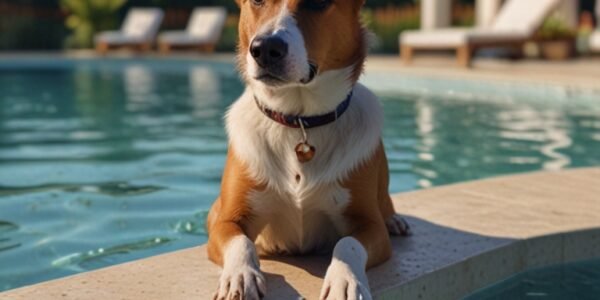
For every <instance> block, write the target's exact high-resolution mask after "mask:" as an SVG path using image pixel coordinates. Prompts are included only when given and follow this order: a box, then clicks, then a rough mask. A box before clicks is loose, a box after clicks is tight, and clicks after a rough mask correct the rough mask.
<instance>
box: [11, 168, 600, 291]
mask: <svg viewBox="0 0 600 300" xmlns="http://www.w3.org/2000/svg"><path fill="white" fill-rule="evenodd" d="M598 182H600V168H584V169H575V170H567V171H555V172H537V173H530V174H520V175H512V176H505V177H497V178H492V179H485V180H480V181H474V182H467V183H460V184H454V185H448V186H442V187H437V188H432V189H428V190H421V191H415V192H410V193H405V194H399V195H395V196H394V197H393V198H394V206H395V208H396V210H397V211H398V212H400V213H402V214H404V215H406V216H407V218H408V220H409V222H410V223H411V224H412V225H413V228H414V235H413V236H410V237H407V238H394V239H393V241H392V243H393V247H394V256H393V257H392V259H391V260H390V261H388V262H387V263H385V264H383V265H381V266H379V267H376V268H374V269H372V270H370V271H369V274H368V275H369V280H370V284H371V288H372V290H373V292H374V294H375V296H376V298H377V299H460V298H462V297H464V296H466V295H467V294H469V293H471V292H473V291H475V290H477V289H479V288H481V287H483V286H486V285H488V284H490V283H493V282H496V281H498V280H501V279H503V278H505V277H507V276H509V275H511V274H514V273H516V272H519V271H523V270H526V269H528V268H532V267H540V266H545V265H549V264H555V263H562V262H570V261H576V260H583V259H590V258H596V257H600V217H599V216H600V197H598V195H600V184H598ZM567 201H568V202H567ZM565 203H568V205H565ZM327 262H328V258H327V257H301V258H271V259H263V260H262V261H261V265H262V270H263V271H264V272H266V274H267V278H268V286H269V294H268V296H267V298H266V299H298V297H299V296H300V295H301V296H302V297H304V298H305V299H316V298H317V297H318V292H319V289H320V285H321V281H322V276H323V274H324V271H325V268H326V266H327ZM218 274H219V268H218V267H216V266H214V265H213V264H212V263H210V262H208V260H207V259H206V254H205V249H204V247H203V246H200V247H195V248H191V249H186V250H181V251H177V252H173V253H168V254H163V255H159V256H155V257H151V258H147V259H142V260H138V261H134V262H130V263H125V264H121V265H116V266H112V267H108V268H104V269H100V270H97V271H92V272H87V273H83V274H78V275H74V276H70V277H66V278H63V279H57V280H53V281H48V282H44V283H40V284H36V285H32V286H27V287H23V288H18V289H15V290H10V291H7V292H4V293H0V299H41V298H43V299H140V298H143V299H189V298H195V299H210V296H211V295H212V292H213V291H214V288H215V287H216V285H217V281H218Z"/></svg>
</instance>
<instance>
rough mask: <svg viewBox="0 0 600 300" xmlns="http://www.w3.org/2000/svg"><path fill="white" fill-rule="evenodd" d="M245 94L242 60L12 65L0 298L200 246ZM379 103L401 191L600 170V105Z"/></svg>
mask: <svg viewBox="0 0 600 300" xmlns="http://www.w3.org/2000/svg"><path fill="white" fill-rule="evenodd" d="M407 80H409V79H407ZM399 83H400V82H399ZM436 87H438V88H439V86H438V85H436ZM242 88H243V85H242V84H241V83H240V81H239V79H238V77H237V74H236V71H235V69H234V67H233V65H232V64H231V63H219V62H206V61H196V60H166V59H165V60H143V59H123V60H62V59H35V60H14V61H8V60H4V61H0V290H6V289H11V288H15V287H19V286H22V285H26V284H31V283H35V282H39V281H43V280H47V279H52V278H57V277H61V276H65V275H69V274H74V273H77V272H82V271H86V270H91V269H96V268H100V267H103V266H107V265H112V264H116V263H120V262H124V261H129V260H133V259H137V258H142V257H146V256H150V255H155V254H158V253H163V252H168V251H172V250H175V249H181V248H186V247H190V246H194V245H199V244H202V243H204V242H205V241H206V232H205V230H204V221H205V217H206V214H207V210H208V208H209V207H210V204H211V203H212V201H213V200H214V199H215V197H216V196H217V194H218V191H219V182H220V176H221V172H222V168H223V163H224V160H225V151H226V148H227V141H226V137H225V132H224V129H223V121H222V118H223V114H224V112H225V110H226V108H227V107H228V106H229V105H230V104H231V103H232V101H234V100H235V99H236V98H237V96H238V95H239V94H240V93H241V91H242ZM379 95H380V96H381V98H382V102H383V106H384V108H385V114H386V115H385V118H386V119H385V129H384V141H385V146H386V150H387V153H388V157H389V161H390V172H391V191H392V192H402V191H409V190H415V189H420V188H427V187H431V186H438V185H443V184H448V183H454V182H461V181H466V180H471V179H479V178H485V177H490V176H497V175H501V174H508V173H517V172H526V171H534V170H541V169H550V170H557V169H564V168H571V167H581V166H593V165H600V104H599V103H598V102H595V101H588V100H585V99H581V100H578V99H574V98H575V97H573V99H571V100H572V101H562V102H561V101H549V100H548V101H546V100H545V99H518V98H517V99H513V98H511V97H509V96H506V97H503V99H504V100H498V99H496V100H490V99H491V98H492V97H491V95H486V94H484V93H482V94H481V95H479V94H478V95H476V97H474V98H473V97H468V98H460V97H459V98H456V97H451V96H447V97H446V96H443V97H439V96H435V95H420V94H414V93H411V94H407V93H404V92H403V91H402V90H401V89H399V90H398V91H397V92H391V93H390V92H380V93H379ZM494 96H497V95H494Z"/></svg>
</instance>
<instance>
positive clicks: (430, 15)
mask: <svg viewBox="0 0 600 300" xmlns="http://www.w3.org/2000/svg"><path fill="white" fill-rule="evenodd" d="M451 12H452V0H421V29H434V28H442V27H450V25H451Z"/></svg>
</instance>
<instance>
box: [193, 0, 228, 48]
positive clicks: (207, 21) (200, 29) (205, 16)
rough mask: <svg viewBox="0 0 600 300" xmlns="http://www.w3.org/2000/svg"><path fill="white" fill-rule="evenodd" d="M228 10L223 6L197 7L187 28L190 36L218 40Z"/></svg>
mask: <svg viewBox="0 0 600 300" xmlns="http://www.w3.org/2000/svg"><path fill="white" fill-rule="evenodd" d="M226 17H227V11H225V8H223V7H203V8H196V9H194V12H193V13H192V17H191V18H190V21H189V24H188V27H187V29H186V31H187V33H188V34H189V35H190V36H194V37H198V38H203V39H208V40H211V41H213V42H216V41H217V40H218V39H219V36H220V34H221V30H222V29H223V25H224V24H225V18H226Z"/></svg>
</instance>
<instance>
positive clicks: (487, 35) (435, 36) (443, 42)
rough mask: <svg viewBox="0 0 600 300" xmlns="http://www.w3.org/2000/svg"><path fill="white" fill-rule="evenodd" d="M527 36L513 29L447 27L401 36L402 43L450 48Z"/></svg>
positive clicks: (506, 40) (415, 31) (405, 33)
mask: <svg viewBox="0 0 600 300" xmlns="http://www.w3.org/2000/svg"><path fill="white" fill-rule="evenodd" d="M525 38H527V35H525V34H522V33H520V32H513V31H499V30H491V29H466V28H462V29H461V28H447V29H437V30H427V31H418V30H413V31H406V32H404V33H402V35H401V36H400V43H401V44H402V45H409V46H416V47H424V48H427V47H429V48H448V47H458V46H461V45H466V44H468V43H487V42H496V41H501V42H510V41H519V40H522V39H525Z"/></svg>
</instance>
